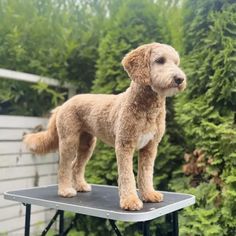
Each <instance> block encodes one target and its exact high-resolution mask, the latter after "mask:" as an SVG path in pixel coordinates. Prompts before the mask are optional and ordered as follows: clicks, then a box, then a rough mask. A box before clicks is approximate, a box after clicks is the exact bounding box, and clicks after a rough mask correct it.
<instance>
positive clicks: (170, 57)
mask: <svg viewBox="0 0 236 236" xmlns="http://www.w3.org/2000/svg"><path fill="white" fill-rule="evenodd" d="M179 62H180V59H179V55H178V53H177V52H176V50H175V49H174V48H173V47H171V46H169V45H166V44H160V43H151V44H145V45H142V46H140V47H138V48H136V49H134V50H133V51H131V52H130V53H128V54H127V55H126V56H125V57H124V58H123V60H122V65H123V66H124V69H125V70H126V72H127V73H128V75H129V77H130V78H131V79H132V80H133V81H134V82H136V83H138V84H141V85H144V86H147V85H149V86H151V88H152V90H153V91H154V92H157V93H158V94H160V95H162V96H172V95H174V94H176V93H177V92H179V91H183V90H184V89H185V87H186V75H185V74H184V72H183V71H182V70H181V69H180V68H179Z"/></svg>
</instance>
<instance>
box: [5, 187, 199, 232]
mask: <svg viewBox="0 0 236 236" xmlns="http://www.w3.org/2000/svg"><path fill="white" fill-rule="evenodd" d="M57 189H58V187H57V185H52V186H46V187H35V188H29V189H23V190H17V191H10V192H6V193H5V194H4V198H5V199H8V200H13V201H17V202H22V203H23V204H24V205H25V206H26V214H25V236H29V235H30V215H31V204H33V205H38V206H43V207H47V208H53V209H56V210H57V212H56V214H55V216H54V217H53V218H52V220H51V221H50V223H49V224H48V226H47V227H46V228H45V230H44V231H43V232H42V234H41V235H46V233H47V232H48V230H49V229H50V227H51V225H52V224H53V223H54V222H55V220H56V219H57V217H58V216H59V235H66V234H67V233H68V232H69V230H70V229H71V228H72V226H73V224H74V223H75V221H76V220H77V218H78V215H79V214H83V215H89V216H94V217H100V218H104V219H108V220H109V222H110V224H111V226H112V228H113V229H114V232H115V233H116V235H118V236H120V235H121V233H120V231H119V229H118V228H117V226H116V224H115V221H116V220H119V221H126V222H141V224H142V229H143V235H146V236H147V235H150V232H149V223H150V221H151V220H153V219H155V218H157V217H160V216H163V215H167V214H169V219H170V222H171V224H172V235H173V236H177V235H178V210H180V209H183V208H185V207H187V206H190V205H193V204H194V203H195V197H194V196H193V195H190V194H182V193H173V192H162V193H163V194H164V201H163V202H160V203H144V207H143V209H142V210H140V211H124V210H122V209H120V207H119V195H118V188H117V187H114V186H106V185H92V191H91V192H84V193H78V194H77V196H75V197H73V198H63V197H60V196H58V195H57ZM64 211H70V212H74V213H76V214H75V218H74V220H73V222H72V224H71V226H70V227H69V228H68V229H66V230H65V229H64Z"/></svg>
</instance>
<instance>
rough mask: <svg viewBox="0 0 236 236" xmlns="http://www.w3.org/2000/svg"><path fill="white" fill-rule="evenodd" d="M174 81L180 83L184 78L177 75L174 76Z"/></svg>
mask: <svg viewBox="0 0 236 236" xmlns="http://www.w3.org/2000/svg"><path fill="white" fill-rule="evenodd" d="M174 81H175V83H176V84H177V85H180V84H182V82H183V81H184V78H182V77H179V76H174Z"/></svg>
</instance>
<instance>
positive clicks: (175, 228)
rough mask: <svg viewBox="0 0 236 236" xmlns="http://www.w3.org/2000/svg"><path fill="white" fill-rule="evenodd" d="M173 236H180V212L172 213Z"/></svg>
mask: <svg viewBox="0 0 236 236" xmlns="http://www.w3.org/2000/svg"><path fill="white" fill-rule="evenodd" d="M172 235H173V236H179V220H178V211H175V212H172Z"/></svg>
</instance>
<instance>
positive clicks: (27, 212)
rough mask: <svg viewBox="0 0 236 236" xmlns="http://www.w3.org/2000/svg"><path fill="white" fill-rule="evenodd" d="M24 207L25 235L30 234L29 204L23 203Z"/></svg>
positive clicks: (28, 235)
mask: <svg viewBox="0 0 236 236" xmlns="http://www.w3.org/2000/svg"><path fill="white" fill-rule="evenodd" d="M24 205H25V207H26V209H25V236H30V215H31V204H24Z"/></svg>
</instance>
